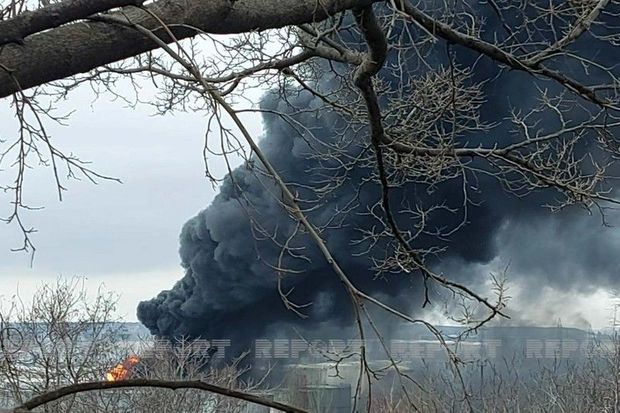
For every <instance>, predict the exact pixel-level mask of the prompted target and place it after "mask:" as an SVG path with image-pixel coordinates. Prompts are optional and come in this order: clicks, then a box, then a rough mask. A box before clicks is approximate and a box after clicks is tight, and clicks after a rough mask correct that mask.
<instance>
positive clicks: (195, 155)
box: [0, 85, 261, 320]
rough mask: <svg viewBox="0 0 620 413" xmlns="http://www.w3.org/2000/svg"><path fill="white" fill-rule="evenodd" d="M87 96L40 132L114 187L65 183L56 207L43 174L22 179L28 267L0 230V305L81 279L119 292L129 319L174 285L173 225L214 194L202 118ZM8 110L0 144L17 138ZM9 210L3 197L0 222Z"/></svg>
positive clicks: (0, 117) (3, 107) (254, 125)
mask: <svg viewBox="0 0 620 413" xmlns="http://www.w3.org/2000/svg"><path fill="white" fill-rule="evenodd" d="M145 87H149V85H145ZM259 95H260V91H258V92H257V96H256V99H258V97H259ZM93 97H94V95H93V94H92V93H91V92H90V89H89V88H87V87H82V88H80V90H78V91H77V92H76V93H74V95H72V97H71V98H70V99H69V100H68V101H66V102H64V103H63V104H62V105H61V108H62V110H61V111H59V113H68V112H70V111H75V113H73V114H72V115H71V117H70V119H69V121H68V122H67V123H68V126H66V127H61V126H59V125H55V124H52V123H49V125H48V133H49V134H50V135H51V136H52V138H53V139H54V141H55V142H56V144H57V145H58V146H59V147H60V148H62V149H64V150H65V151H66V152H73V153H75V154H77V155H79V156H80V157H81V158H82V159H84V160H89V161H92V162H93V165H92V166H93V168H94V169H95V170H97V171H98V172H101V173H104V174H107V175H111V176H114V177H117V178H120V179H121V180H122V181H123V184H117V183H114V182H101V183H100V184H99V185H93V184H91V183H89V182H86V181H75V180H72V181H69V182H67V185H66V186H67V187H68V189H69V190H68V191H66V192H65V193H64V199H63V201H62V202H59V201H58V198H57V195H56V192H55V187H54V181H53V176H52V174H51V170H50V169H49V168H36V169H34V170H33V171H29V172H28V174H29V175H28V180H27V182H26V187H25V199H26V200H27V202H28V203H29V204H30V205H31V206H44V209H43V210H40V211H36V212H32V213H29V214H28V215H25V216H26V218H27V223H28V224H29V225H31V226H34V227H35V228H36V229H37V231H38V232H37V233H36V234H35V235H34V236H33V241H34V243H35V246H36V248H37V251H36V255H35V260H34V264H33V266H32V267H31V266H30V256H29V255H28V254H25V253H15V252H11V251H10V249H11V248H15V247H19V246H20V243H21V238H20V234H19V232H18V231H17V228H16V227H15V226H14V225H10V226H9V225H2V226H0V296H5V297H7V296H10V295H12V294H14V293H15V291H16V290H17V289H18V287H19V291H20V294H21V295H24V296H28V295H29V294H31V293H32V291H33V289H34V288H36V286H37V285H40V284H41V283H42V282H46V281H50V280H54V279H55V278H57V277H58V276H64V277H72V276H75V275H78V276H84V277H87V279H88V283H87V284H88V286H89V289H95V288H96V287H97V286H99V285H100V284H102V283H103V284H105V286H106V287H107V288H108V289H111V290H114V291H117V292H119V293H121V301H120V303H119V310H120V313H121V315H123V316H124V317H125V318H126V319H128V320H135V319H136V316H135V307H136V305H137V302H138V301H140V300H143V299H149V298H151V297H153V296H154V295H156V294H157V293H158V292H159V291H161V290H162V289H166V288H170V287H172V285H173V284H174V282H175V281H176V280H178V279H179V278H180V277H181V275H182V272H181V269H180V267H179V262H180V260H179V257H178V253H177V250H178V235H179V233H180V230H181V226H182V225H183V223H184V222H185V221H187V220H188V219H189V218H191V217H192V216H193V215H194V214H195V213H197V212H198V211H200V210H201V209H203V208H205V207H206V206H207V205H208V204H209V202H210V201H211V199H212V198H213V196H214V195H215V191H214V189H213V187H212V185H211V183H210V182H209V181H208V180H207V179H206V178H205V173H204V162H203V159H202V150H203V144H204V134H205V130H206V117H205V116H204V114H201V113H180V114H175V115H166V116H152V114H153V113H154V110H153V109H152V108H149V107H146V106H144V105H142V106H138V107H136V108H135V109H134V108H130V107H125V105H124V104H123V103H122V102H118V101H117V102H112V101H111V99H109V98H106V97H103V98H101V99H99V100H98V101H96V102H92V100H93ZM9 103H10V100H9V99H4V100H2V101H1V102H0V136H1V137H2V138H3V139H11V138H13V137H14V136H16V135H15V133H16V131H17V123H16V121H15V119H14V116H13V114H12V113H11V109H10V108H9ZM91 103H92V105H91ZM248 125H249V126H250V128H251V130H252V132H253V133H254V134H255V135H256V136H257V137H258V136H259V135H260V132H261V123H260V118H259V117H257V116H254V117H253V118H252V119H249V121H248ZM210 166H211V167H212V168H213V167H215V170H216V172H217V173H219V174H220V175H222V174H223V173H224V171H225V165H224V163H223V161H222V160H217V159H215V160H214V161H212V162H211V163H210ZM0 174H1V178H2V183H6V182H8V181H9V179H14V178H13V175H14V171H6V170H4V171H0ZM9 202H10V198H9V197H8V196H7V195H5V194H1V195H0V211H1V213H2V216H3V217H4V216H6V215H7V211H8V208H9V207H10V204H9Z"/></svg>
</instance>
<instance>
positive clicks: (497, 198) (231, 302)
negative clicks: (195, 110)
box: [138, 47, 620, 343]
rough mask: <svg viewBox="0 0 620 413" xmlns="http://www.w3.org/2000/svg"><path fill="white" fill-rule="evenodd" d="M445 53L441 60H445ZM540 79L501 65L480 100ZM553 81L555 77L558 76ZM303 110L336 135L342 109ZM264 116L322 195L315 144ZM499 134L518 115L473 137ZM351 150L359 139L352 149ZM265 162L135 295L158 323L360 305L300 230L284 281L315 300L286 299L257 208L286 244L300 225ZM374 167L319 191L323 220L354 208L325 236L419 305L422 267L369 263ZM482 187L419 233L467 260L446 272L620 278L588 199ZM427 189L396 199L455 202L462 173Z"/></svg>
mask: <svg viewBox="0 0 620 413" xmlns="http://www.w3.org/2000/svg"><path fill="white" fill-rule="evenodd" d="M440 49H441V50H444V51H445V48H443V49H442V48H441V47H438V50H440ZM438 54H439V55H438V57H437V60H438V61H441V60H442V59H445V57H442V55H441V54H440V53H439V52H438ZM457 58H458V59H460V60H461V61H462V62H463V63H464V64H467V62H471V61H472V60H473V59H475V58H476V56H473V55H471V54H469V53H467V52H465V51H458V50H457ZM494 70H496V69H495V66H494V65H493V64H492V63H490V62H488V61H486V60H483V61H480V62H479V63H478V64H477V66H476V75H475V76H476V77H479V78H480V79H487V78H489V76H490V75H491V74H493V73H495V72H493V71H494ZM327 81H330V80H326V82H327ZM536 82H537V81H535V80H534V79H533V78H532V77H530V76H527V75H524V74H518V73H517V74H515V73H503V74H501V75H500V76H499V77H497V78H495V80H494V81H492V82H488V83H486V85H485V86H484V93H485V97H486V99H487V103H485V104H484V105H483V107H482V114H483V118H484V119H486V120H488V121H491V122H492V121H502V120H503V117H504V116H505V115H506V114H507V113H509V110H510V109H511V108H512V107H519V108H523V109H527V108H530V107H532V105H534V96H536V94H537V90H536V87H537V84H536ZM544 85H545V87H547V88H554V87H555V86H553V85H550V84H549V83H545V84H544ZM552 91H553V90H552ZM292 96H295V97H292ZM289 100H291V101H292V103H293V104H294V105H295V106H296V107H299V108H305V107H316V106H318V105H320V104H321V102H320V101H319V100H318V99H316V98H315V97H313V96H312V95H311V94H310V93H308V92H306V91H299V93H297V94H296V95H295V94H294V93H291V94H289ZM261 106H262V107H263V108H265V109H273V110H277V111H283V112H289V113H290V111H291V109H290V107H289V106H287V105H285V104H284V103H283V102H282V100H281V99H280V98H279V97H278V96H276V95H275V94H271V93H268V94H267V95H266V96H265V97H264V98H263V100H262V102H261ZM295 118H296V120H298V121H299V122H300V123H302V124H305V125H311V126H312V128H314V129H313V131H314V134H315V136H316V137H317V138H318V139H319V140H321V141H323V142H326V143H330V142H332V141H333V139H334V130H339V129H341V128H342V127H343V125H344V124H345V122H346V121H347V120H346V119H341V118H339V117H338V116H337V115H335V114H325V115H324V116H322V117H321V118H318V119H317V118H316V117H315V116H314V114H312V115H310V114H297V115H295ZM263 119H264V125H265V129H264V131H265V132H264V137H263V138H262V140H261V142H260V146H261V148H262V150H263V151H264V153H265V155H266V156H267V157H268V158H269V159H270V160H271V162H272V163H273V165H274V166H275V168H276V169H277V170H278V171H279V172H280V173H281V174H282V176H283V177H284V179H285V180H286V181H287V182H290V183H296V184H298V186H294V188H295V189H296V190H297V191H299V193H300V198H301V199H310V198H312V197H315V194H313V193H312V191H309V190H307V189H305V188H307V187H317V186H319V184H320V183H321V182H324V181H325V180H326V179H327V180H329V176H326V170H327V169H326V168H325V164H324V163H322V162H321V161H319V160H318V159H316V158H315V157H313V156H312V154H313V153H314V150H315V149H316V148H312V149H311V148H310V147H309V146H308V145H309V141H308V140H306V139H303V138H302V137H300V136H299V134H298V133H296V132H295V131H294V130H293V129H292V126H291V125H290V124H288V123H286V122H283V121H282V120H281V119H279V118H277V117H275V116H273V115H269V114H266V115H264V118H263ZM503 125H505V122H503ZM552 126H553V125H552ZM497 136H506V139H509V138H508V137H509V136H510V134H509V133H508V129H507V126H499V127H497V128H495V129H493V130H492V131H491V133H488V134H480V135H476V136H469V137H468V140H469V142H471V144H472V146H473V145H475V144H476V143H484V142H489V141H491V142H500V143H502V142H505V141H503V140H500V139H498V138H497ZM359 139H365V137H363V136H360V137H359ZM310 143H311V142H310ZM349 150H350V151H352V152H355V151H359V150H360V149H359V147H351V149H349ZM257 168H258V161H256V162H255V163H250V164H246V165H243V166H241V167H239V168H237V169H236V170H235V171H234V172H233V173H232V176H229V177H228V178H227V179H226V181H225V182H224V183H223V185H222V187H221V191H220V193H219V195H217V197H216V198H215V199H214V201H213V203H212V204H211V205H210V206H209V207H207V209H205V210H204V211H202V212H200V213H199V214H198V215H197V216H195V217H194V218H192V219H191V220H189V221H188V222H187V223H186V224H185V226H184V227H183V230H182V232H181V236H180V255H181V262H182V266H183V268H184V270H185V275H184V277H183V278H182V279H181V280H180V281H178V282H177V283H176V284H175V285H174V287H172V289H170V290H167V291H163V292H161V293H160V294H159V295H158V296H157V297H155V298H153V299H152V300H149V301H144V302H141V303H140V305H139V306H138V317H139V319H140V321H142V323H144V325H146V326H147V327H148V328H149V329H150V331H151V332H152V333H153V334H156V335H159V336H168V337H171V336H192V337H197V336H201V337H207V338H228V339H231V340H233V341H236V342H242V343H246V342H248V340H251V339H253V338H257V337H260V336H261V335H263V334H266V333H267V332H269V331H270V329H271V328H272V327H273V326H276V325H277V326H282V325H297V326H301V327H302V328H303V329H305V330H312V329H315V330H316V329H317V328H323V327H325V326H329V327H330V328H334V327H338V326H348V325H349V324H350V321H351V311H350V308H351V305H350V302H349V300H348V299H347V297H346V295H345V294H344V290H343V288H342V287H341V285H340V284H339V282H338V281H337V278H336V277H335V275H334V274H333V273H332V271H331V270H330V268H329V266H328V265H327V264H326V263H325V261H324V260H323V259H322V257H321V256H320V254H319V253H318V251H317V250H316V248H315V247H314V246H313V244H312V243H311V242H310V241H309V239H308V237H306V236H304V235H303V234H301V235H300V236H297V237H296V238H295V239H294V240H293V245H294V246H295V247H297V248H300V250H299V251H300V253H301V254H303V255H304V256H305V257H306V258H307V259H296V258H294V257H286V259H285V266H286V267H287V268H293V269H297V270H300V272H299V273H295V274H289V275H287V276H286V277H285V279H284V281H283V286H282V290H283V291H285V292H287V291H289V290H290V289H291V288H292V287H294V290H293V291H292V293H291V294H290V296H289V299H290V300H291V301H293V302H296V303H298V304H305V303H312V305H311V306H309V307H306V308H304V309H302V312H304V313H306V314H307V315H308V318H305V319H302V318H300V317H298V316H297V315H295V314H294V312H292V311H290V310H287V309H286V308H285V305H284V304H283V301H282V298H281V296H280V295H279V293H278V288H277V287H278V284H277V280H278V277H277V273H276V270H274V269H273V268H272V267H271V266H273V265H276V263H277V261H278V256H279V254H280V248H279V247H278V246H277V245H276V244H275V243H274V242H273V241H271V240H269V239H265V234H264V233H260V231H258V230H257V229H256V228H254V229H253V228H252V225H251V224H250V219H249V216H248V213H250V214H251V216H252V219H253V220H255V222H257V223H259V224H260V226H261V227H262V228H263V229H264V231H265V233H270V234H275V237H276V238H277V240H278V241H279V242H284V241H285V240H286V239H287V237H288V236H289V235H290V234H291V233H292V232H293V231H294V230H295V222H294V221H293V220H291V219H290V217H288V216H287V215H286V214H285V212H284V211H283V208H282V206H281V205H280V204H279V203H278V202H277V200H276V198H277V197H278V195H279V191H278V189H277V188H276V187H275V186H274V185H273V183H272V182H271V181H270V180H269V179H266V178H262V177H261V178H259V177H257V176H260V173H257V172H256V169H257ZM369 176H370V171H369V170H368V169H367V168H364V167H362V166H360V167H359V168H357V169H356V170H354V171H353V172H351V173H349V174H348V175H347V176H346V177H345V181H344V183H343V184H342V185H341V186H340V187H339V188H338V189H336V190H334V191H333V192H332V193H330V194H329V195H328V196H326V197H325V198H324V199H321V201H320V208H316V209H313V210H312V211H311V212H310V213H309V217H310V219H311V221H313V222H314V223H315V224H316V225H324V224H326V223H328V222H330V219H331V218H332V216H334V214H335V213H336V211H347V212H346V214H343V215H342V216H341V217H340V219H339V220H338V221H337V222H335V223H333V224H334V226H337V227H338V228H334V229H328V230H326V231H325V234H324V237H325V239H326V241H327V244H328V246H329V247H330V249H331V251H332V252H333V253H334V255H335V256H336V258H337V259H338V261H339V263H340V264H341V265H342V267H343V268H344V269H345V271H346V272H347V274H349V275H350V277H351V278H352V280H353V281H354V282H355V283H356V284H357V285H358V286H359V287H360V288H362V289H363V290H364V291H367V292H369V293H378V294H382V295H383V296H386V297H388V298H387V299H388V300H391V301H392V302H393V303H395V304H396V305H397V306H400V308H403V309H409V310H412V309H414V308H419V305H420V304H421V300H420V298H421V296H420V290H421V288H420V282H419V279H418V278H417V277H416V275H407V274H393V275H387V276H383V277H379V278H377V277H376V274H375V273H374V272H373V271H372V270H371V265H372V258H373V256H374V257H377V258H381V255H382V248H381V245H379V246H378V247H377V248H375V249H373V250H372V253H371V254H363V252H364V251H365V249H366V247H367V245H364V244H355V243H352V240H356V239H359V238H360V235H361V233H360V229H371V228H372V227H373V226H374V225H376V224H377V222H376V220H375V219H373V218H372V217H370V216H369V215H368V214H367V209H368V207H369V206H371V205H374V204H375V203H376V202H377V201H378V200H379V188H378V187H377V185H376V184H374V183H370V182H367V179H368V177H369ZM362 182H364V183H363V185H362V184H361V183H362ZM477 186H478V189H477V190H476V191H473V192H472V196H473V198H474V200H475V201H476V202H477V206H470V208H469V216H468V223H467V225H466V226H465V227H464V228H462V229H461V230H460V231H458V232H457V233H455V234H454V235H452V236H451V237H450V238H449V239H448V240H437V239H436V238H435V237H432V236H427V237H421V238H419V239H418V240H417V245H418V246H419V247H428V246H431V245H435V246H436V245H438V246H440V247H447V250H446V252H445V253H443V254H441V256H440V258H441V259H442V260H443V261H444V262H448V263H459V265H458V266H457V265H450V266H449V267H450V268H451V269H452V270H454V269H457V271H456V272H455V273H452V274H448V275H449V276H453V277H455V278H457V279H459V280H460V281H463V282H467V283H469V284H470V285H476V284H478V283H479V282H482V278H481V276H484V275H486V274H477V273H476V272H475V271H470V267H471V268H473V265H472V264H476V263H487V262H489V261H491V260H493V259H495V258H496V257H502V258H505V259H506V260H510V261H511V262H512V267H511V270H512V271H511V274H513V273H514V274H516V275H517V276H518V277H523V279H524V280H526V281H527V282H528V283H531V285H532V286H535V285H541V284H550V285H554V286H556V287H559V288H564V289H570V288H579V289H583V288H585V287H586V286H587V287H595V286H602V287H606V286H610V285H614V284H616V283H617V282H618V275H617V274H618V269H619V266H620V259H618V256H617V254H614V252H615V251H616V246H617V243H616V242H615V241H616V238H617V236H615V233H614V232H612V231H611V230H607V231H604V230H602V229H601V225H600V223H601V221H600V217H597V216H594V217H590V216H589V215H588V214H587V213H585V212H584V211H576V210H569V211H565V212H560V213H558V214H555V215H551V214H550V212H549V211H548V210H547V209H545V208H543V207H542V206H543V205H544V204H546V203H549V202H552V201H553V198H554V197H555V193H553V192H551V191H547V192H537V193H533V194H530V195H529V196H527V197H525V198H519V197H515V196H514V195H510V194H507V193H506V191H505V190H504V188H502V186H501V185H500V184H499V183H498V182H497V181H496V180H495V179H493V178H491V177H488V176H486V175H484V174H481V175H480V176H479V180H478V182H477ZM429 189H430V188H429V187H428V186H425V185H421V184H417V185H414V184H409V185H407V186H404V187H402V188H399V189H395V190H393V194H392V196H393V200H394V201H393V202H394V204H395V205H404V204H405V202H407V201H409V202H412V201H415V202H416V203H417V204H419V205H432V204H436V203H438V202H445V204H446V205H448V206H451V207H455V208H456V207H459V206H460V205H461V203H462V196H461V193H462V188H461V182H460V181H458V180H453V181H448V182H445V183H442V184H441V185H438V186H437V187H435V188H432V191H430V190H429ZM241 193H242V194H243V195H242V196H241ZM248 211H250V212H248ZM460 219H461V216H460V215H459V214H452V213H448V212H443V213H438V214H436V215H434V216H433V219H432V221H431V222H430V225H429V227H442V226H445V227H451V226H453V225H454V224H455V223H456V222H458V220H460ZM400 225H401V226H402V227H405V226H406V225H407V221H405V220H404V219H402V220H401V222H400ZM435 265H437V266H438V265H439V263H435ZM439 267H440V266H439ZM439 267H438V268H439ZM479 277H480V278H479ZM533 291H534V289H533ZM532 296H535V294H532Z"/></svg>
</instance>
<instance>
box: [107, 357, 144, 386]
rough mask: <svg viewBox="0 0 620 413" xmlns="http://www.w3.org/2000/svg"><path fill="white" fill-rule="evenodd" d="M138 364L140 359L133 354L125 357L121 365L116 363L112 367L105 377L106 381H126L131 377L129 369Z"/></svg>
mask: <svg viewBox="0 0 620 413" xmlns="http://www.w3.org/2000/svg"><path fill="white" fill-rule="evenodd" d="M139 362H140V357H138V356H136V355H135V354H133V355H131V356H129V357H127V359H126V360H125V361H123V362H122V363H118V364H117V365H116V366H114V367H112V368H111V369H110V370H109V371H108V372H107V373H106V375H105V379H106V380H107V381H119V380H126V379H128V378H129V376H130V375H131V369H132V367H133V366H135V365H136V364H138V363H139Z"/></svg>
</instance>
